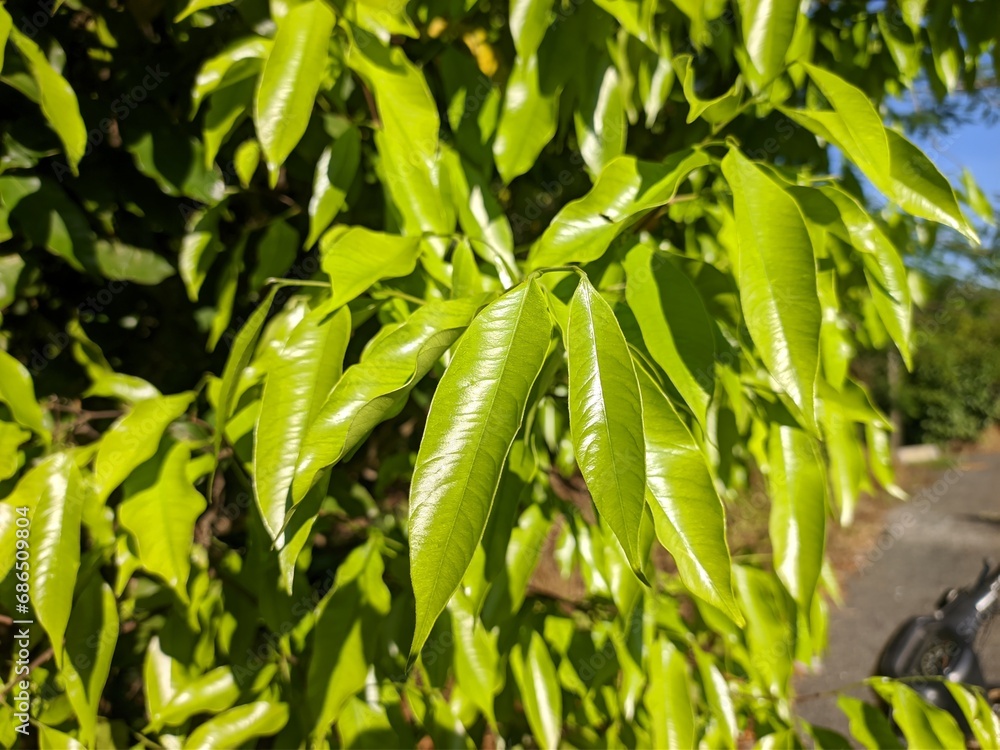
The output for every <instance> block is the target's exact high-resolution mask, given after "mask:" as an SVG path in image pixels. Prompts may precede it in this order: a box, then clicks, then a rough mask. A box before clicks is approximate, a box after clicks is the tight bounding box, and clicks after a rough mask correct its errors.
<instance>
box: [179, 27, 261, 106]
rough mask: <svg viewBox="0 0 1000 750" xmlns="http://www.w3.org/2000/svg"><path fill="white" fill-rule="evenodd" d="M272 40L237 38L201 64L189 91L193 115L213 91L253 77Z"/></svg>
mask: <svg viewBox="0 0 1000 750" xmlns="http://www.w3.org/2000/svg"><path fill="white" fill-rule="evenodd" d="M273 46H274V42H273V41H272V40H270V39H267V38H266V37H262V36H248V37H244V38H243V39H237V40H236V41H234V42H233V43H232V44H230V45H229V46H227V47H226V48H225V49H223V50H222V52H220V53H219V54H217V55H216V56H215V57H210V58H209V59H208V60H206V61H205V63H204V64H203V65H202V66H201V70H199V71H198V75H197V76H196V77H195V80H194V88H193V89H192V90H191V113H192V116H193V115H194V113H195V112H197V111H198V108H199V107H200V106H201V103H202V101H203V100H204V99H205V97H206V96H208V95H209V94H211V93H212V92H213V91H215V90H217V89H220V88H222V87H223V86H231V85H233V84H234V83H237V82H239V81H242V80H246V79H247V78H254V79H256V78H257V76H258V74H259V73H260V69H261V67H262V66H263V61H264V60H265V59H266V58H267V56H268V54H270V52H271V48H272V47H273Z"/></svg>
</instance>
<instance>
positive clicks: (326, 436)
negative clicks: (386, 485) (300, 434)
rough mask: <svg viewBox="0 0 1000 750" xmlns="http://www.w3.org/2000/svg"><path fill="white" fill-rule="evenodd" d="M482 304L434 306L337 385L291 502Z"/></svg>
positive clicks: (400, 395)
mask: <svg viewBox="0 0 1000 750" xmlns="http://www.w3.org/2000/svg"><path fill="white" fill-rule="evenodd" d="M480 305H481V300H476V299H473V298H463V299H457V300H449V301H445V302H436V303H429V304H427V305H425V306H424V307H421V308H420V309H419V310H417V311H416V312H415V313H414V314H413V315H411V316H410V318H409V319H408V320H407V321H406V322H405V323H404V324H403V325H401V326H399V327H398V328H396V329H395V330H393V331H391V332H389V333H387V335H386V336H384V337H383V338H381V339H379V340H378V341H377V342H376V343H375V344H374V345H372V347H371V348H370V349H369V351H368V352H367V353H366V355H365V357H364V358H363V359H362V360H361V361H360V362H359V363H357V364H356V365H352V366H351V367H349V368H348V369H347V370H346V371H345V372H344V375H343V377H342V378H341V379H340V380H339V381H338V383H337V386H336V387H335V388H334V389H333V392H332V393H331V394H330V397H329V398H328V399H327V400H326V402H325V403H324V404H323V408H322V409H320V411H319V414H317V416H316V419H315V421H314V422H313V423H312V425H310V427H309V429H308V431H307V433H306V439H305V441H304V443H303V450H302V453H301V455H300V457H299V465H298V469H297V470H296V472H295V478H294V480H293V482H292V497H293V499H294V502H296V503H298V502H299V501H300V500H301V499H302V498H303V497H304V496H305V493H306V492H307V491H308V489H309V487H310V486H311V485H312V483H313V480H314V479H315V477H316V475H317V474H318V473H319V472H320V470H322V469H324V468H325V467H327V466H330V465H331V464H334V463H336V462H337V461H339V460H340V459H341V458H343V457H344V455H345V454H346V453H347V452H348V451H350V450H351V449H352V448H354V446H355V445H357V443H358V442H359V441H360V440H361V439H362V438H363V437H365V435H367V434H368V432H369V431H370V430H371V429H372V428H373V427H374V426H375V425H377V424H378V423H379V422H381V421H382V420H383V419H385V418H386V416H387V415H388V414H390V413H391V412H392V411H393V409H395V408H397V407H398V405H399V404H400V402H401V400H402V399H404V398H405V397H406V395H407V394H408V393H409V391H410V389H411V388H412V387H413V386H414V385H415V384H416V382H417V381H418V380H420V379H421V378H422V377H423V376H424V375H426V374H427V372H428V371H429V370H430V369H431V367H432V366H433V365H434V363H435V362H436V361H437V360H438V359H439V358H440V357H441V355H442V354H444V352H445V351H447V350H448V348H449V347H450V346H451V345H452V344H453V343H455V340H456V339H458V337H459V336H461V334H462V332H463V331H464V330H465V328H466V326H468V325H469V322H470V321H471V320H472V317H473V316H474V315H475V314H476V312H477V311H478V310H479V307H480Z"/></svg>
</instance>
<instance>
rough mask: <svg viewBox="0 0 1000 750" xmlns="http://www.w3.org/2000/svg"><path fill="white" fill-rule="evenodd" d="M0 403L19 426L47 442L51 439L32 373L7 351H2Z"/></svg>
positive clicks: (0, 360) (0, 352)
mask: <svg viewBox="0 0 1000 750" xmlns="http://www.w3.org/2000/svg"><path fill="white" fill-rule="evenodd" d="M0 401H2V402H3V403H4V404H6V405H7V408H8V409H10V413H11V416H13V417H14V419H15V421H17V422H18V424H21V425H24V426H25V427H27V428H28V429H29V430H31V431H32V432H34V433H35V434H36V435H40V436H41V437H42V438H43V439H45V440H46V441H47V440H48V439H49V430H48V428H46V426H45V421H44V418H43V416H42V409H41V407H40V406H39V405H38V400H37V399H36V398H35V387H34V384H33V383H32V382H31V373H29V372H28V368H27V367H25V366H24V365H22V364H21V363H20V362H18V361H17V360H16V359H14V357H12V356H11V355H10V354H8V353H7V352H5V351H0Z"/></svg>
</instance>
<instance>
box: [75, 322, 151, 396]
mask: <svg viewBox="0 0 1000 750" xmlns="http://www.w3.org/2000/svg"><path fill="white" fill-rule="evenodd" d="M66 332H67V333H68V334H69V335H70V336H71V337H72V338H73V345H72V349H73V359H75V360H76V361H77V362H78V363H79V364H80V366H81V367H83V369H84V370H85V371H86V372H87V376H88V377H89V378H90V380H91V381H92V383H91V386H90V388H88V389H87V392H86V394H85V395H87V396H108V397H113V398H116V399H120V400H122V401H125V402H137V401H144V400H146V399H149V398H158V397H159V395H160V392H159V391H158V390H156V388H155V387H153V385H152V384H151V383H149V382H147V381H145V380H143V379H142V378H139V377H136V376H134V375H124V374H121V373H117V372H115V371H114V370H113V369H112V368H111V364H110V363H109V362H108V360H107V359H106V358H105V356H104V353H103V352H102V351H101V348H100V347H99V346H98V345H97V344H95V343H94V342H93V341H91V340H90V339H89V338H88V337H87V334H86V332H85V331H84V330H83V327H82V326H81V325H80V322H79V321H78V320H75V319H74V320H70V321H69V322H68V323H67V324H66Z"/></svg>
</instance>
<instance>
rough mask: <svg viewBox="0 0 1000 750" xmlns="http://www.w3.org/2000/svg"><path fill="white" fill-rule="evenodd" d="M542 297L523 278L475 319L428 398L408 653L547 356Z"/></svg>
mask: <svg viewBox="0 0 1000 750" xmlns="http://www.w3.org/2000/svg"><path fill="white" fill-rule="evenodd" d="M551 330H552V323H551V320H550V318H549V312H548V307H547V305H546V297H545V294H544V293H543V292H542V290H541V289H540V288H539V286H538V284H537V283H536V282H535V281H534V280H529V281H527V282H525V283H524V284H522V285H520V286H518V287H516V288H515V289H513V290H512V291H510V292H508V293H507V294H505V295H504V296H502V297H500V298H499V299H498V300H496V301H495V302H493V303H492V304H491V305H490V306H489V307H487V308H486V309H485V310H483V312H481V313H480V314H479V315H477V316H476V318H475V320H473V321H472V323H471V324H470V326H469V329H468V331H466V333H465V335H463V336H462V339H461V341H460V342H459V345H458V348H457V349H456V351H455V356H454V358H453V360H452V362H451V365H450V366H449V367H448V369H447V371H446V372H445V374H444V377H442V378H441V383H440V384H439V385H438V388H437V391H436V392H435V395H434V400H433V402H432V404H431V410H430V413H429V414H428V417H427V425H426V427H425V428H424V436H423V439H422V440H421V442H420V451H419V452H418V453H417V462H416V465H415V467H414V469H413V482H412V485H411V488H410V522H409V536H410V574H411V578H412V580H413V593H414V596H415V597H416V602H417V623H416V632H415V634H414V637H413V646H412V647H411V649H410V653H411V654H416V653H417V652H418V651H419V650H420V648H421V647H422V646H423V643H424V641H425V640H426V638H427V635H428V634H429V633H430V630H431V627H433V625H434V622H435V621H436V620H437V617H438V615H440V614H441V611H442V610H443V609H444V607H445V605H446V604H447V603H448V599H450V598H451V595H452V594H453V593H454V591H455V589H456V587H457V586H458V584H459V583H460V582H461V580H462V576H463V575H464V574H465V571H466V569H467V568H468V567H469V563H470V561H471V560H472V555H473V553H474V552H475V549H476V546H477V545H478V544H479V540H480V539H481V538H482V536H483V530H484V529H485V528H486V521H487V519H488V518H489V514H490V509H491V508H492V507H493V498H494V497H495V496H496V492H497V486H498V484H499V482H500V473H501V470H502V467H503V465H504V463H505V461H506V457H507V453H508V452H509V451H510V446H511V443H512V442H513V441H514V436H515V435H516V434H517V431H518V429H519V428H520V426H521V420H522V419H523V417H524V410H525V407H526V406H527V399H528V395H529V393H530V391H531V387H532V385H533V384H534V382H535V378H536V377H538V373H539V371H540V370H541V368H542V363H543V361H544V359H545V355H546V354H547V353H548V346H549V337H550V334H551Z"/></svg>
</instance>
